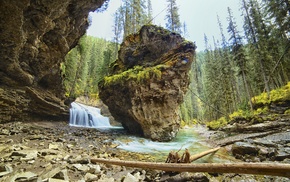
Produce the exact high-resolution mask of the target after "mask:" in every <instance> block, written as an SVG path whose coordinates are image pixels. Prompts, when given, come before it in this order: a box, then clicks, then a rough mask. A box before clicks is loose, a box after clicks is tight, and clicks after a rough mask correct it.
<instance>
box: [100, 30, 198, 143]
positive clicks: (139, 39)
mask: <svg viewBox="0 0 290 182" xmlns="http://www.w3.org/2000/svg"><path fill="white" fill-rule="evenodd" d="M195 48H196V46H195V45H194V44H193V43H192V42H190V41H186V40H185V39H184V38H182V37H181V36H180V35H179V34H176V33H173V32H170V31H168V30H166V29H163V28H162V27H157V26H154V25H146V26H143V27H142V28H141V30H140V31H139V32H138V33H136V34H132V35H129V36H128V37H127V38H126V39H125V40H124V42H123V43H122V44H121V47H120V50H119V55H118V59H117V60H116V62H115V63H113V64H112V70H111V72H110V75H109V76H107V77H105V78H104V79H103V80H102V81H101V82H100V84H99V88H100V98H101V99H102V100H103V101H104V103H105V104H106V105H108V107H109V109H110V111H111V113H112V115H113V116H114V117H115V119H116V120H118V121H120V122H121V123H122V125H123V126H124V127H125V128H126V129H127V130H129V131H130V132H131V133H134V134H139V135H142V136H144V137H146V138H151V139H152V140H158V141H169V140H171V139H173V138H174V137H175V136H176V133H177V132H178V129H179V127H180V118H179V115H178V106H179V105H180V104H181V103H182V101H183V96H184V94H185V93H186V91H187V88H188V85H189V83H190V79H189V75H188V72H189V70H190V68H191V63H192V61H193V60H194V59H193V58H194V55H195Z"/></svg>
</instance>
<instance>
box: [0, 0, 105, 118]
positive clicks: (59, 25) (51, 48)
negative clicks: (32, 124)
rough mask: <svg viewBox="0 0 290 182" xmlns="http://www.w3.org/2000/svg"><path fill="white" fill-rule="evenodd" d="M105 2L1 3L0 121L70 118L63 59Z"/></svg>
mask: <svg viewBox="0 0 290 182" xmlns="http://www.w3.org/2000/svg"><path fill="white" fill-rule="evenodd" d="M104 2H105V0H55V1H50V0H37V1H36V0H21V1H18V0H11V1H10V0H9V1H8V0H1V1H0V122H3V121H14V120H17V121H19V120H20V121H21V120H27V119H32V118H34V117H35V116H41V117H46V118H47V117H52V118H54V119H60V118H63V117H67V114H68V112H67V106H65V105H64V99H65V98H64V92H63V87H62V77H61V73H60V63H61V62H62V61H63V60H64V57H65V55H66V54H67V52H68V51H69V50H70V49H71V48H73V47H74V46H75V45H76V43H77V42H78V40H79V38H80V37H81V36H82V35H83V34H84V33H85V31H86V29H87V27H88V20H87V18H88V13H89V12H90V11H93V10H96V9H98V8H100V7H101V6H102V5H103V3H104Z"/></svg>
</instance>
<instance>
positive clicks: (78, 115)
mask: <svg viewBox="0 0 290 182" xmlns="http://www.w3.org/2000/svg"><path fill="white" fill-rule="evenodd" d="M69 112H70V118H69V125H70V126H81V127H90V128H100V127H110V126H111V125H110V122H109V118H108V117H104V116H102V115H101V110H100V109H99V108H96V107H91V106H87V105H83V104H80V103H76V102H73V103H71V108H70V110H69Z"/></svg>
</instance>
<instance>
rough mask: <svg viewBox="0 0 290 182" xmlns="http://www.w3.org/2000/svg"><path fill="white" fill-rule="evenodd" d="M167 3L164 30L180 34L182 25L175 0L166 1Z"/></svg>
mask: <svg viewBox="0 0 290 182" xmlns="http://www.w3.org/2000/svg"><path fill="white" fill-rule="evenodd" d="M167 2H168V6H167V14H166V17H165V20H167V23H166V28H167V29H168V30H170V31H172V32H177V33H180V34H182V31H181V27H182V25H181V22H180V19H179V14H178V7H177V5H176V0H167Z"/></svg>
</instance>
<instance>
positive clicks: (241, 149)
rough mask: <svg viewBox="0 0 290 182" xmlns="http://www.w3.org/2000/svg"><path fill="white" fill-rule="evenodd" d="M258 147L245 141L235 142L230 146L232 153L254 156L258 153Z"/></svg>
mask: <svg viewBox="0 0 290 182" xmlns="http://www.w3.org/2000/svg"><path fill="white" fill-rule="evenodd" d="M258 151H259V148H258V147H257V146H255V145H252V144H249V143H246V142H236V143H234V144H233V146H232V153H233V155H234V156H236V155H242V156H243V155H246V154H248V155H252V156H256V155H257V154H258Z"/></svg>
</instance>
